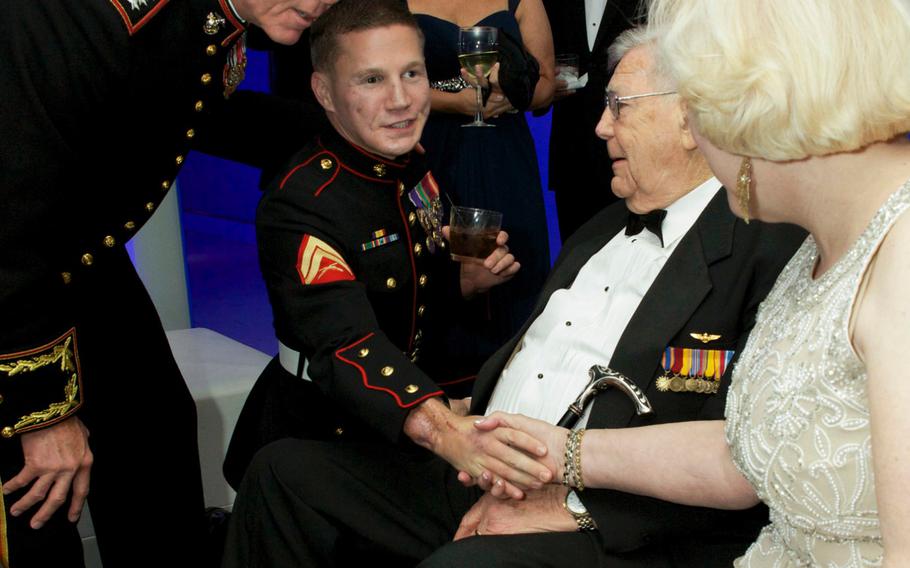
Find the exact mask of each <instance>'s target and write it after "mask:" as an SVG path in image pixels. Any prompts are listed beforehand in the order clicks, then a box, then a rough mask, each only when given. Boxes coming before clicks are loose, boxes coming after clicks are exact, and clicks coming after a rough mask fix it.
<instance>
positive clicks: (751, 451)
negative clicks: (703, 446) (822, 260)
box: [726, 182, 910, 568]
mask: <svg viewBox="0 0 910 568" xmlns="http://www.w3.org/2000/svg"><path fill="white" fill-rule="evenodd" d="M908 206H910V182H907V183H906V184H904V186H903V187H901V188H900V189H899V190H898V191H896V192H895V193H893V194H892V195H891V196H890V197H889V198H888V199H887V200H886V202H885V203H884V204H883V205H882V207H881V208H880V209H879V211H878V212H877V213H876V215H875V216H874V217H873V219H872V221H870V223H869V225H868V227H867V228H866V230H865V231H864V233H863V234H862V235H861V236H860V238H859V239H858V240H857V241H856V242H855V243H854V244H853V246H852V247H851V249H850V250H849V252H848V253H847V254H846V255H845V256H844V257H843V258H841V259H840V261H839V262H837V263H836V264H835V265H834V266H832V267H831V268H830V269H829V270H828V271H827V272H825V273H824V274H823V275H822V276H821V277H819V278H818V279H817V280H813V278H812V272H813V270H814V266H815V264H816V259H817V254H818V251H817V249H816V246H815V241H814V240H813V238H812V237H811V236H810V237H809V238H808V239H806V242H805V243H803V246H802V247H801V248H800V249H799V250H798V251H797V252H796V254H795V255H794V256H793V258H792V259H791V260H790V263H789V264H788V265H787V266H786V268H784V270H783V272H782V273H781V275H780V278H779V279H778V281H777V283H776V284H775V285H774V288H773V289H772V290H771V293H770V294H769V295H768V297H767V298H766V299H765V301H764V303H763V304H762V305H761V307H760V308H759V311H758V316H757V321H756V325H755V328H754V329H753V331H752V333H751V335H750V337H749V341H748V344H747V346H746V348H745V349H744V350H743V353H742V356H741V358H740V360H739V363H738V365H737V366H736V369H735V371H734V376H733V382H732V383H731V387H730V392H729V395H728V398H727V410H726V412H727V422H726V435H727V442H728V443H729V444H730V446H731V449H732V452H733V459H734V461H735V462H736V465H737V467H738V468H739V469H740V471H741V472H742V473H743V475H745V477H746V478H747V479H748V480H749V482H750V483H751V484H752V485H753V486H754V487H755V489H756V491H757V493H758V496H759V497H760V498H761V500H762V501H764V502H765V503H766V504H767V505H768V507H769V509H770V512H771V513H770V515H771V524H770V525H768V526H767V527H765V528H764V530H763V531H762V532H761V534H760V535H759V538H758V540H757V541H756V542H755V543H754V544H753V545H752V546H751V547H750V548H749V550H748V551H747V552H746V554H745V556H743V557H742V558H739V559H738V560H737V561H736V562H735V564H734V565H735V566H736V567H740V568H745V567H749V568H759V567H761V568H768V567H774V568H784V567H791V566H823V567H825V568H847V567H856V568H859V567H868V566H879V565H880V564H881V562H882V542H881V531H880V527H879V519H878V510H877V505H876V499H875V482H874V478H873V472H872V445H871V435H870V429H869V401H868V396H867V393H866V370H865V365H864V364H863V363H862V361H860V359H859V357H858V356H857V354H856V352H855V351H854V350H853V347H852V345H851V342H850V338H849V337H850V336H849V331H848V326H849V325H850V315H851V312H852V310H853V305H854V302H855V299H856V297H857V295H858V294H860V293H861V291H860V290H859V288H860V284H861V282H862V280H863V275H864V274H865V272H866V268H867V267H868V264H869V261H870V259H872V258H873V256H874V255H875V253H876V251H877V250H878V247H879V245H880V244H881V241H882V239H883V238H884V236H885V235H886V234H887V232H888V230H889V229H890V228H891V226H892V225H893V223H894V221H895V220H896V219H897V218H898V216H899V215H900V214H901V213H903V212H904V211H905V210H906V209H907V208H908Z"/></svg>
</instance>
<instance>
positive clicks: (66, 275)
mask: <svg viewBox="0 0 910 568" xmlns="http://www.w3.org/2000/svg"><path fill="white" fill-rule="evenodd" d="M60 277H61V278H63V283H64V284H69V283H70V282H72V281H73V275H72V274H70V273H69V272H61V273H60Z"/></svg>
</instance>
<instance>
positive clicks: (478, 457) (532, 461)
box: [405, 399, 553, 499]
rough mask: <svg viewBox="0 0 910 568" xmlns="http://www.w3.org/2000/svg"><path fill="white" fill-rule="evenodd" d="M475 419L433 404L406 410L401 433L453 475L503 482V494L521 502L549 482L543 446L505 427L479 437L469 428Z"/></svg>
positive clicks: (545, 453)
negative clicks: (491, 477) (459, 473)
mask: <svg viewBox="0 0 910 568" xmlns="http://www.w3.org/2000/svg"><path fill="white" fill-rule="evenodd" d="M478 418H479V417H477V416H457V415H456V414H455V413H453V412H452V411H451V410H449V409H448V408H446V407H445V406H444V405H443V404H442V403H441V402H439V401H438V400H436V399H431V400H428V401H426V402H425V403H423V404H421V405H420V406H419V407H418V408H416V409H415V410H413V411H411V413H410V415H409V416H408V418H407V420H406V421H405V434H407V435H408V436H409V437H410V438H411V439H412V440H414V442H415V443H417V444H419V445H421V446H423V447H425V448H428V449H429V450H431V451H433V452H434V453H435V454H436V455H438V456H440V457H441V458H443V459H444V460H446V461H447V462H449V463H450V464H452V466H453V467H455V468H456V469H457V470H458V471H462V472H466V473H467V474H468V475H471V476H474V477H476V476H479V475H480V474H481V473H483V472H485V471H487V472H490V473H491V474H492V475H495V476H497V477H498V478H499V479H501V480H503V484H504V486H505V487H504V491H506V492H507V493H508V494H509V496H510V497H512V498H514V499H521V498H522V497H523V491H524V490H527V489H537V488H540V487H542V486H543V485H544V484H545V483H548V482H550V481H551V480H552V479H553V472H552V471H551V470H550V468H549V467H547V466H546V465H544V462H546V461H547V450H546V447H545V446H544V445H543V444H541V443H540V442H539V441H537V440H535V439H534V438H533V437H531V436H529V435H527V434H524V433H523V432H518V431H516V430H512V429H511V428H507V427H499V428H496V429H495V430H492V431H489V432H484V431H481V430H478V429H477V428H475V427H474V421H475V420H476V419H478Z"/></svg>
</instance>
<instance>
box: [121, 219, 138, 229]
mask: <svg viewBox="0 0 910 568" xmlns="http://www.w3.org/2000/svg"><path fill="white" fill-rule="evenodd" d="M123 228H124V229H126V230H127V231H132V230H133V229H135V228H136V223H134V222H133V221H127V222H126V223H124V224H123Z"/></svg>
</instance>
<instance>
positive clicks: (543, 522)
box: [454, 485, 578, 540]
mask: <svg viewBox="0 0 910 568" xmlns="http://www.w3.org/2000/svg"><path fill="white" fill-rule="evenodd" d="M567 492H568V488H566V487H563V486H561V485H547V486H546V487H544V488H543V489H538V490H535V491H528V493H527V496H526V498H525V499H523V500H521V501H517V500H514V499H513V500H508V501H504V500H501V499H497V498H495V497H493V496H492V495H490V494H489V493H487V494H485V495H484V496H483V497H481V498H480V500H479V501H477V503H475V504H474V506H473V507H471V509H470V510H469V511H468V512H467V513H465V516H464V517H462V519H461V524H460V525H459V526H458V531H456V532H455V539H454V540H460V539H462V538H465V537H469V536H478V535H480V536H487V535H501V534H519V533H539V532H573V531H576V530H578V525H577V524H576V522H575V519H573V518H572V515H571V514H570V513H569V511H567V510H566V508H565V507H563V503H564V502H565V498H566V493H567Z"/></svg>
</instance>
